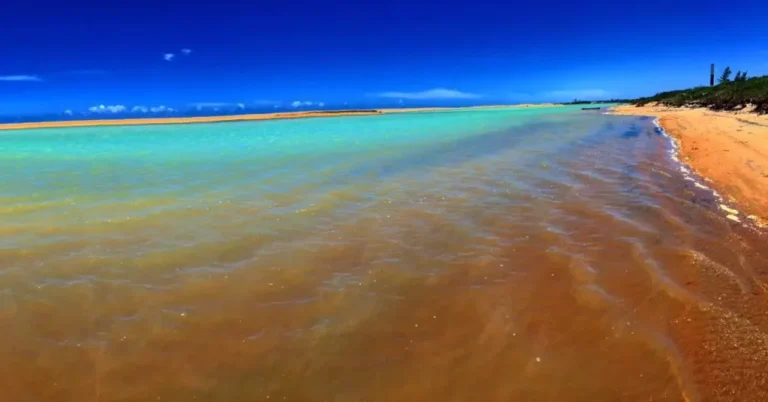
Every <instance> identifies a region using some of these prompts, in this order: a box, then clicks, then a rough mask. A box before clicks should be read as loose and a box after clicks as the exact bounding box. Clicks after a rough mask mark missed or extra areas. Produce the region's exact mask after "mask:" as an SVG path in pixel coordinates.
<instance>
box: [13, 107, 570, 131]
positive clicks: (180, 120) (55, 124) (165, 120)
mask: <svg viewBox="0 0 768 402" xmlns="http://www.w3.org/2000/svg"><path fill="white" fill-rule="evenodd" d="M553 106H558V105H557V104H553V103H542V104H522V105H498V106H471V107H460V108H457V107H425V108H393V109H366V110H317V111H301V112H280V113H259V114H239V115H226V116H200V117H159V118H139V119H100V120H61V121H45V122H29V123H6V124H0V130H21V129H33V128H61V127H92V126H135V125H148V124H192V123H218V122H233V121H252V120H279V119H301V118H308V117H337V116H370V115H379V114H385V113H409V112H449V111H455V110H464V109H498V108H514V109H517V108H536V107H553Z"/></svg>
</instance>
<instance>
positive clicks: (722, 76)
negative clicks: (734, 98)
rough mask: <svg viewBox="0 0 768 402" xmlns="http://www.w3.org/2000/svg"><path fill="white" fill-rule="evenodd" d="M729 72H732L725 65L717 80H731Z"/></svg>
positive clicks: (722, 81)
mask: <svg viewBox="0 0 768 402" xmlns="http://www.w3.org/2000/svg"><path fill="white" fill-rule="evenodd" d="M731 73H732V71H731V68H730V67H726V68H725V70H723V73H722V74H720V79H718V80H717V82H719V83H721V84H722V83H724V82H728V81H730V80H731Z"/></svg>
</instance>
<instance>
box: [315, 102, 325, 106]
mask: <svg viewBox="0 0 768 402" xmlns="http://www.w3.org/2000/svg"><path fill="white" fill-rule="evenodd" d="M317 106H318V107H325V102H317Z"/></svg>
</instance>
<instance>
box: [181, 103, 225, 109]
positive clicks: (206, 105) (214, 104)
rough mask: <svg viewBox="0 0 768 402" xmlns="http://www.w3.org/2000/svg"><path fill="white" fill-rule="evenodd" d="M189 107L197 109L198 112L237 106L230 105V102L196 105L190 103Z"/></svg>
mask: <svg viewBox="0 0 768 402" xmlns="http://www.w3.org/2000/svg"><path fill="white" fill-rule="evenodd" d="M189 105H190V106H192V107H195V108H197V110H202V109H212V108H218V107H228V106H230V107H233V106H237V105H236V104H234V103H228V102H195V103H190V104H189Z"/></svg>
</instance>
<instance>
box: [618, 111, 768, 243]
mask: <svg viewBox="0 0 768 402" xmlns="http://www.w3.org/2000/svg"><path fill="white" fill-rule="evenodd" d="M611 113H612V114H617V115H632V116H652V117H655V118H656V119H658V122H659V125H660V126H661V128H662V129H663V130H664V131H665V132H666V133H668V134H669V135H670V136H671V137H672V139H673V141H675V142H676V144H677V146H678V148H679V149H678V151H679V154H680V155H679V158H680V162H681V163H684V164H685V165H687V166H688V167H690V168H691V169H693V171H694V172H695V173H696V174H697V175H699V176H700V177H702V178H704V180H706V181H707V183H706V186H708V187H711V188H712V189H713V190H714V191H715V193H716V194H719V195H721V196H722V197H724V199H725V201H726V202H727V204H732V205H734V206H736V209H733V208H730V207H728V205H726V204H721V205H720V208H721V209H722V210H723V211H724V212H725V213H726V214H727V216H728V217H729V218H730V219H732V220H741V219H738V216H740V215H743V216H744V217H745V218H746V219H747V220H749V221H751V222H752V223H754V224H756V225H757V226H759V227H763V228H765V227H768V226H767V225H768V116H760V115H756V114H750V113H733V112H718V111H712V110H709V109H704V108H697V109H689V108H670V107H662V106H642V107H636V106H629V105H626V106H617V107H614V108H612V109H611ZM734 218H736V219H734Z"/></svg>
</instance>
